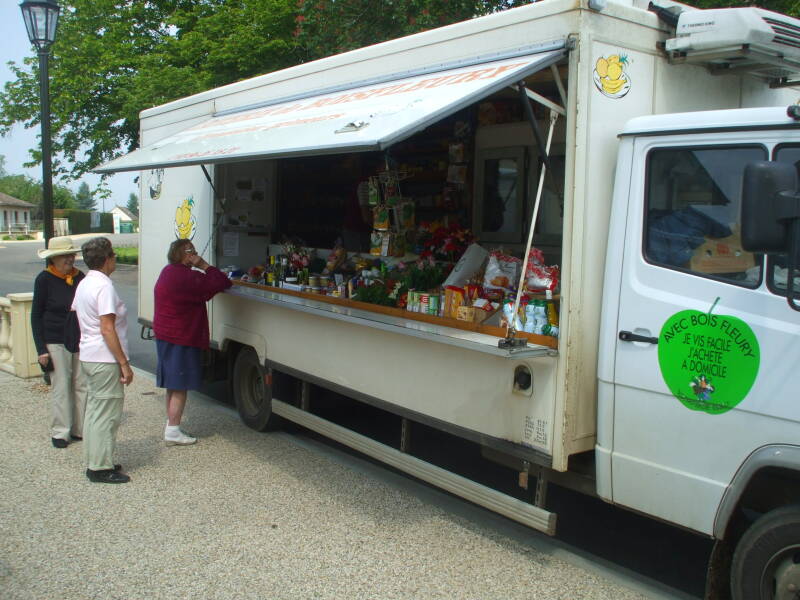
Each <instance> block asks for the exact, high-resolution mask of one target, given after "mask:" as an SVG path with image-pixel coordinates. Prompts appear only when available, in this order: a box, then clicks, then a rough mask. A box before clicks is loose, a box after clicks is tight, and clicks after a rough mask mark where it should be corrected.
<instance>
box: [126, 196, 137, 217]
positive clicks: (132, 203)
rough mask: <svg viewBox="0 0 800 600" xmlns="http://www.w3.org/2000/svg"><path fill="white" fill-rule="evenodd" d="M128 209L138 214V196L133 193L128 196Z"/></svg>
mask: <svg viewBox="0 0 800 600" xmlns="http://www.w3.org/2000/svg"><path fill="white" fill-rule="evenodd" d="M127 208H128V210H129V211H131V212H132V213H133V214H134V215H136V216H137V217H138V216H139V196H137V195H136V194H134V193H131V195H130V196H128V206H127Z"/></svg>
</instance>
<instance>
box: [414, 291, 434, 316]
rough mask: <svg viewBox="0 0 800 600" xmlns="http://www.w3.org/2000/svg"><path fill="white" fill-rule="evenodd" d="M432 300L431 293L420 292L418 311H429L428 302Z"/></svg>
mask: <svg viewBox="0 0 800 600" xmlns="http://www.w3.org/2000/svg"><path fill="white" fill-rule="evenodd" d="M430 301H431V295H430V294H422V293H420V295H419V305H418V306H419V308H418V309H417V311H416V312H420V313H423V314H425V313H427V312H428V304H429V303H430Z"/></svg>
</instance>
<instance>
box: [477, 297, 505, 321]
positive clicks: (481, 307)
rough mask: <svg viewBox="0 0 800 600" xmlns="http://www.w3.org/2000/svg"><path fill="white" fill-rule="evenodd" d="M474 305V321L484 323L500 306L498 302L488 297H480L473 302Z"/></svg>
mask: <svg viewBox="0 0 800 600" xmlns="http://www.w3.org/2000/svg"><path fill="white" fill-rule="evenodd" d="M472 307H473V308H474V309H475V313H474V317H473V318H474V322H475V323H482V322H483V321H485V320H486V319H488V318H489V317H491V316H492V315H493V314H494V313H495V311H497V309H498V308H499V307H500V305H499V304H498V303H497V302H490V301H489V300H487V299H486V298H478V299H477V300H475V302H474V303H473V304H472Z"/></svg>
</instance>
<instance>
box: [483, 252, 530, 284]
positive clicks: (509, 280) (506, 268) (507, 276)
mask: <svg viewBox="0 0 800 600" xmlns="http://www.w3.org/2000/svg"><path fill="white" fill-rule="evenodd" d="M521 265H522V261H521V260H520V259H518V258H516V257H514V256H507V255H505V254H503V253H501V252H499V251H498V250H494V251H493V252H490V253H489V262H488V263H487V264H486V274H485V275H484V277H483V287H484V288H485V289H487V290H506V291H511V290H513V289H515V288H516V287H517V281H518V279H519V269H520V267H521Z"/></svg>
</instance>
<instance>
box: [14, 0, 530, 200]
mask: <svg viewBox="0 0 800 600" xmlns="http://www.w3.org/2000/svg"><path fill="white" fill-rule="evenodd" d="M529 1H530V0H495V1H490V0H440V1H439V2H433V1H432V0H398V1H392V0H379V1H376V0H319V1H316V2H314V1H311V0H149V1H148V2H119V1H118V0H68V1H67V0H62V2H61V4H62V6H63V8H64V9H63V10H62V11H61V17H60V19H59V24H58V33H57V36H56V41H55V43H54V44H53V46H52V48H51V56H50V80H51V83H50V108H51V115H52V118H51V127H52V139H53V142H52V145H53V156H54V160H53V170H54V174H55V176H56V177H68V178H70V179H79V178H80V177H81V176H82V175H83V174H85V173H86V172H88V171H90V170H91V169H92V168H93V167H96V166H97V165H99V164H101V163H103V162H106V161H108V160H110V159H112V158H114V157H115V156H118V155H119V154H120V153H121V152H129V151H130V150H132V149H134V148H135V147H136V146H137V145H138V143H139V113H140V112H141V111H142V110H144V109H147V108H150V107H152V106H157V105H160V104H164V103H166V102H169V101H172V100H175V99H178V98H182V97H184V96H188V95H191V94H196V93H199V92H202V91H205V90H208V89H210V88H213V87H217V86H220V85H224V84H228V83H232V82H235V81H239V80H241V79H245V78H248V77H253V76H255V75H260V74H263V73H269V72H272V71H275V70H279V69H283V68H286V67H290V66H292V65H295V64H298V63H301V62H305V61H309V60H314V59H317V58H321V57H323V56H329V55H331V54H336V53H338V52H342V51H344V50H350V49H353V48H358V47H361V46H368V45H370V44H375V43H377V42H381V41H384V40H388V39H392V38H397V37H401V36H403V35H408V34H411V33H415V32H418V31H423V30H425V29H430V28H433V27H438V26H441V25H446V24H449V23H454V22H456V21H461V20H464V19H468V18H471V17H474V16H477V15H482V14H487V13H490V12H494V11H498V10H504V9H507V8H511V7H513V6H519V5H521V4H528V3H529ZM9 68H10V69H11V71H12V73H13V75H14V77H15V78H16V79H15V80H13V81H10V82H8V83H6V85H5V88H4V90H3V91H2V92H0V134H4V133H7V132H8V131H9V130H10V129H11V127H12V126H13V125H14V124H15V123H23V124H24V125H25V126H26V127H36V128H37V129H38V126H39V87H38V62H37V59H36V57H35V56H34V53H33V51H32V52H31V56H30V57H29V58H27V59H25V61H24V64H21V65H20V64H15V63H13V62H12V63H9ZM40 160H41V153H40V151H39V150H38V149H33V150H31V161H30V162H29V163H28V164H27V165H26V166H31V165H33V164H37V163H38V162H39V161H40ZM109 194H110V192H109V190H108V189H107V187H105V186H103V185H101V186H100V187H99V188H98V189H97V190H95V192H94V197H95V199H97V198H100V197H108V196H109Z"/></svg>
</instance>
